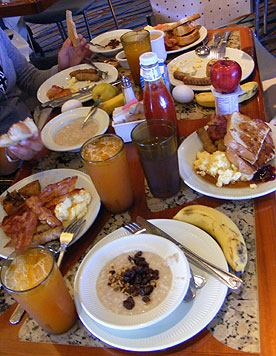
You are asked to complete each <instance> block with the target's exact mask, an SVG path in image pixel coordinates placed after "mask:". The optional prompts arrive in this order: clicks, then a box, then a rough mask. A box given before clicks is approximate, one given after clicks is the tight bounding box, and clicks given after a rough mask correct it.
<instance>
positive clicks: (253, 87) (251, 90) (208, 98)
mask: <svg viewBox="0 0 276 356" xmlns="http://www.w3.org/2000/svg"><path fill="white" fill-rule="evenodd" d="M241 88H242V90H243V93H242V94H241V95H239V103H242V102H243V101H246V100H249V99H251V98H252V97H253V96H254V95H255V94H256V93H257V91H258V83H257V82H248V83H245V84H242V85H241ZM195 100H196V102H197V103H198V104H199V105H201V106H205V107H208V108H214V107H215V97H214V95H213V94H212V92H202V93H199V94H195Z"/></svg>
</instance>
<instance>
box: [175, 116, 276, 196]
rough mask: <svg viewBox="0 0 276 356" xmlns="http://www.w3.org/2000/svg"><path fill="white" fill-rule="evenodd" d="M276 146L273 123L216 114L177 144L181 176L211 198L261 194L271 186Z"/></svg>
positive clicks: (273, 187)
mask: <svg viewBox="0 0 276 356" xmlns="http://www.w3.org/2000/svg"><path fill="white" fill-rule="evenodd" d="M252 142H253V144H252ZM275 145H276V127H275V126H273V125H271V124H268V123H265V122H263V121H261V120H253V119H251V118H249V117H248V116H245V115H242V114H240V113H237V112H235V113H233V114H232V115H220V116H218V115H216V116H214V117H213V118H212V120H211V121H210V122H209V123H208V124H207V125H206V126H205V127H202V128H200V129H199V130H197V131H196V132H193V133H192V134H191V135H190V136H188V137H187V138H186V139H185V140H184V141H183V142H182V144H181V145H180V147H179V149H178V160H179V171H180V176H181V177H182V179H183V181H184V183H185V184H187V185H188V186H189V187H190V188H192V189H193V190H195V191H197V192H198V193H201V194H204V195H207V196H210V197H214V198H219V199H228V200H243V199H252V198H257V197H261V196H263V195H266V194H269V193H271V192H274V191H275V190H276V172H275V167H276V150H275ZM223 146H224V147H223Z"/></svg>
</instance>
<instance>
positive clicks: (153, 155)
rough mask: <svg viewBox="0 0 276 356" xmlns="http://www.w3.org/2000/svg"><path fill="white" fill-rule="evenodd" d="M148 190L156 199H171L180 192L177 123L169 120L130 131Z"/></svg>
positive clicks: (143, 124) (140, 125)
mask: <svg viewBox="0 0 276 356" xmlns="http://www.w3.org/2000/svg"><path fill="white" fill-rule="evenodd" d="M131 138H132V142H133V143H134V146H135V148H136V151H137V153H138V156H139V159H140V163H141V165H142V167H143V171H144V174H145V177H146V179H147V183H148V186H149V189H150V191H151V193H152V195H153V196H155V197H157V198H163V199H164V198H169V197H171V196H173V195H175V194H176V193H177V192H178V191H179V189H180V175H179V167H178V157H177V148H178V145H177V136H176V127H175V124H174V123H173V122H172V121H170V120H166V119H151V120H147V121H144V122H142V123H140V124H138V125H137V126H135V127H134V129H133V130H132V132H131Z"/></svg>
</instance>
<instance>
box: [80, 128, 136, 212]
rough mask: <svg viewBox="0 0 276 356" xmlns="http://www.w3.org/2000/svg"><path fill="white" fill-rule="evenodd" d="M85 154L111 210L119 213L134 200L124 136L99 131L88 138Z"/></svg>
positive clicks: (84, 156) (102, 196)
mask: <svg viewBox="0 0 276 356" xmlns="http://www.w3.org/2000/svg"><path fill="white" fill-rule="evenodd" d="M80 153H81V158H82V161H83V163H84V166H85V168H86V170H87V172H88V174H89V175H90V177H91V179H92V181H93V183H94V184H95V187H96V189H97V192H98V193H99V196H100V198H101V201H102V202H103V204H104V206H105V207H106V209H107V210H109V211H111V212H113V213H119V212H123V211H125V210H127V209H128V208H129V207H130V206H131V205H132V203H133V191H132V186H131V180H130V174H129V168H128V162H127V156H126V150H125V146H124V142H123V140H122V138H121V137H119V136H116V135H113V134H103V135H98V136H95V137H93V138H91V139H90V140H88V141H86V142H85V143H84V144H83V146H82V148H81V152H80Z"/></svg>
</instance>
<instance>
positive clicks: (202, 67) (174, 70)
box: [168, 47, 255, 91]
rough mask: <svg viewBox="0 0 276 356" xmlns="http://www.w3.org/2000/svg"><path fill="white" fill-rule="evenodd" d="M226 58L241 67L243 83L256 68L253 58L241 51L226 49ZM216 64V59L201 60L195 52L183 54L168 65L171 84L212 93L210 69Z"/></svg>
mask: <svg viewBox="0 0 276 356" xmlns="http://www.w3.org/2000/svg"><path fill="white" fill-rule="evenodd" d="M225 56H226V57H228V58H229V59H232V60H234V61H236V62H238V63H239V65H240V66H241V69H242V78H241V81H244V80H245V79H247V78H248V77H249V76H250V75H251V73H252V72H253V70H254V68H255V63H254V60H253V58H252V57H251V56H250V55H249V54H247V53H245V52H243V51H241V50H239V49H236V48H230V47H226V53H225ZM215 62H216V59H211V58H209V57H205V58H199V57H198V56H197V55H196V54H195V51H190V52H187V53H184V54H181V55H180V56H178V57H176V58H174V59H173V60H172V61H171V62H170V63H169V64H168V70H169V76H170V82H171V84H172V85H175V86H176V85H181V84H186V85H189V86H190V88H191V89H193V90H196V91H210V90H211V79H210V69H211V65H213V64H214V63H215Z"/></svg>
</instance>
